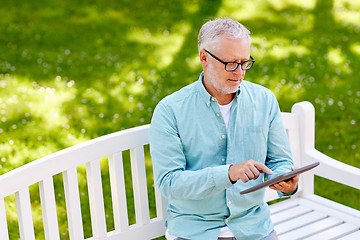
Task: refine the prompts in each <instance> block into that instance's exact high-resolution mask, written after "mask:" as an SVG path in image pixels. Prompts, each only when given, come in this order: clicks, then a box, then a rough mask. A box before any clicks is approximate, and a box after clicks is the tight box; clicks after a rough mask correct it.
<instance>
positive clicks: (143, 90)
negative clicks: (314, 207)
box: [0, 0, 360, 239]
mask: <svg viewBox="0 0 360 240" xmlns="http://www.w3.org/2000/svg"><path fill="white" fill-rule="evenodd" d="M0 6H1V7H0V14H1V18H0V29H1V34H0V52H1V54H0V173H1V174H2V173H5V172H7V171H9V170H11V169H14V168H16V167H18V166H21V165H23V164H26V163H28V162H31V161H33V160H35V159H38V158H40V157H42V156H45V155H47V154H50V153H52V152H55V151H58V150H60V149H63V148H66V147H69V146H72V145H74V144H77V143H80V142H84V141H86V140H89V139H92V138H95V137H98V136H102V135H104V134H108V133H112V132H115V131H119V130H122V129H127V128H130V127H134V126H138V125H143V124H148V123H150V120H151V116H152V111H153V109H154V107H155V106H156V104H157V103H158V101H159V100H160V99H162V98H163V97H165V96H166V95H168V94H170V93H172V92H174V91H176V90H178V89H180V88H181V87H183V86H185V85H187V84H189V83H191V82H193V81H195V80H196V79H197V78H198V75H199V73H200V72H201V65H200V64H199V61H198V57H197V44H196V39H197V34H198V30H199V28H200V27H201V25H202V24H203V23H204V21H205V19H208V18H211V17H219V16H228V17H232V18H235V19H237V20H239V21H240V22H241V23H243V24H244V25H245V26H247V27H248V28H249V29H250V31H251V32H252V39H253V40H252V43H253V44H252V50H251V55H252V56H253V57H254V58H255V60H256V63H255V65H254V67H253V68H252V69H251V70H249V71H248V72H247V75H246V79H247V80H249V81H252V82H256V83H260V84H262V85H264V86H266V87H268V88H270V89H271V90H272V91H273V92H274V93H275V95H276V96H277V98H278V100H279V103H280V107H281V109H282V111H290V109H291V106H292V105H293V104H294V103H295V102H299V101H304V100H306V101H310V102H311V103H312V104H314V106H315V108H316V148H317V149H318V150H320V151H322V152H324V153H325V154H327V155H329V156H331V157H333V158H335V159H338V160H340V161H342V162H345V163H348V164H351V165H353V166H356V167H360V154H359V148H360V138H359V132H360V81H359V80H360V77H359V73H358V69H359V68H360V61H359V60H360V41H359V40H360V2H359V1H356V0H317V1H316V0H304V1H295V0H277V1H275V0H269V1H265V0H254V1H247V2H246V3H245V2H244V1H230V0H223V1H215V0H214V1H205V0H192V1H180V0H174V1H171V3H169V1H164V0H156V1H155V0H143V1H130V0H121V1H115V0H110V1H107V2H106V3H105V2H103V1H99V0H92V1H81V0H76V1H59V0H54V1H44V0H38V1H16V0H15V1H13V0H2V1H1V4H0ZM148 159H149V158H148ZM126 161H127V160H126V158H125V162H126ZM102 162H103V164H102V168H103V170H104V191H109V188H110V187H109V186H108V181H107V180H106V179H108V175H107V172H106V171H107V170H106V164H107V162H106V161H105V160H104V161H102ZM127 164H129V163H127ZM150 168H151V165H150V163H149V169H150ZM78 170H79V182H80V192H81V193H82V201H83V206H82V207H83V218H84V225H85V226H86V228H85V230H84V231H85V236H87V237H90V236H91V224H90V220H89V211H88V205H87V204H86V201H87V189H86V184H85V170H84V169H83V168H79V169H78ZM127 175H128V176H129V177H128V179H126V181H127V182H128V183H129V182H130V181H131V176H130V175H131V174H130V173H129V174H127ZM148 177H149V179H150V178H151V174H149V176H148ZM54 182H55V183H54V184H55V191H56V193H57V202H59V204H58V217H59V222H60V223H61V224H62V225H61V229H60V231H61V236H62V238H63V239H67V236H68V235H67V224H66V210H65V208H64V206H63V205H62V204H61V202H62V201H63V196H64V193H63V186H62V181H61V176H56V177H55V179H54ZM128 185H130V184H128ZM149 189H150V191H151V182H150V183H149ZM315 191H316V193H317V194H319V195H322V196H326V197H327V198H330V199H333V200H335V201H338V202H341V203H344V204H346V205H348V206H351V207H354V208H357V209H360V192H359V191H356V190H354V189H351V188H348V187H344V186H341V185H338V184H336V183H333V182H330V181H327V180H325V179H320V178H317V179H316V186H315ZM31 194H32V195H31V196H32V206H33V209H34V212H35V213H34V222H35V223H36V231H37V239H42V238H43V230H42V221H41V209H40V208H39V196H38V195H39V193H38V190H37V186H34V187H33V188H32V189H31ZM129 196H130V197H131V188H129ZM130 202H131V201H130ZM6 203H7V209H8V210H9V214H8V216H7V217H8V219H9V221H10V224H9V232H10V234H11V235H10V236H11V237H10V239H16V238H18V235H19V233H18V229H17V223H15V219H16V211H15V205H14V199H13V197H12V196H10V197H9V198H8V199H7V202H6ZM105 204H106V206H111V201H110V199H105ZM106 208H107V210H106V211H107V213H108V217H107V224H108V226H109V229H111V228H112V226H113V219H112V217H111V211H112V210H111V207H106ZM129 208H130V211H132V210H131V209H132V208H133V206H132V205H131V204H130V206H129ZM130 222H134V218H133V217H132V218H131V219H130Z"/></svg>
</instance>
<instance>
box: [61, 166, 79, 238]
mask: <svg viewBox="0 0 360 240" xmlns="http://www.w3.org/2000/svg"><path fill="white" fill-rule="evenodd" d="M63 179H64V190H65V200H66V212H67V219H68V226H69V235H70V239H84V230H83V224H82V217H81V207H80V196H79V186H78V178H77V171H76V168H72V169H69V170H67V171H65V172H64V173H63Z"/></svg>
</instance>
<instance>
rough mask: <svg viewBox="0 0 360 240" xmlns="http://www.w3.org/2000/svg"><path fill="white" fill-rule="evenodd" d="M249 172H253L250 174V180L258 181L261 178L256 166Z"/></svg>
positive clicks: (251, 167)
mask: <svg viewBox="0 0 360 240" xmlns="http://www.w3.org/2000/svg"><path fill="white" fill-rule="evenodd" d="M248 170H249V171H250V172H251V173H250V174H251V178H250V179H257V178H258V177H259V175H260V172H259V170H258V169H257V168H256V167H255V166H253V165H251V166H250V167H249V169H248ZM248 176H249V175H248Z"/></svg>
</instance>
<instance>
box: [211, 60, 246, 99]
mask: <svg viewBox="0 0 360 240" xmlns="http://www.w3.org/2000/svg"><path fill="white" fill-rule="evenodd" d="M206 77H207V80H208V82H209V83H210V85H212V87H213V88H214V89H215V90H216V91H217V92H218V93H220V94H232V93H235V92H236V91H237V90H238V88H239V85H240V83H239V84H237V85H229V84H227V80H226V81H221V80H220V79H222V77H221V75H220V74H219V73H218V71H216V70H215V69H214V67H213V66H211V65H209V66H208V69H207V74H206ZM240 82H241V81H240Z"/></svg>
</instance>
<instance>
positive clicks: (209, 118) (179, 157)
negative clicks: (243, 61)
mask: <svg viewBox="0 0 360 240" xmlns="http://www.w3.org/2000/svg"><path fill="white" fill-rule="evenodd" d="M202 79H203V74H201V75H200V78H199V80H198V81H196V82H194V83H192V84H190V85H188V86H186V87H184V88H182V89H181V90H179V91H177V92H175V93H173V94H171V95H169V96H167V97H165V98H164V99H163V100H161V101H160V102H159V104H158V105H157V106H156V108H155V111H154V115H153V118H152V121H151V127H150V153H151V157H152V161H153V167H154V177H155V181H156V184H157V185H158V186H159V189H160V191H161V193H162V195H163V196H164V197H165V198H167V199H168V203H169V205H168V213H169V217H168V219H167V222H166V227H167V228H168V230H169V234H171V235H173V236H177V237H182V238H187V239H191V240H197V239H199V240H204V239H206V240H208V239H210V240H211V239H213V240H215V239H217V236H218V234H219V230H220V228H221V227H224V226H225V225H227V226H228V227H229V228H230V229H231V231H232V232H233V234H234V236H235V237H236V238H237V239H251V240H254V239H261V238H263V237H265V236H267V235H268V234H270V232H271V231H272V230H273V224H272V222H271V220H270V212H269V208H268V205H267V204H266V202H264V191H265V190H264V189H262V190H259V191H255V192H253V193H249V194H245V195H240V191H242V190H244V189H247V188H249V187H251V186H254V185H256V184H259V183H261V182H263V177H259V178H258V179H256V180H251V181H248V182H247V183H243V182H242V181H241V180H238V181H237V182H236V183H235V184H232V183H231V182H230V180H229V176H228V171H229V166H230V165H231V164H237V163H241V162H245V161H247V160H249V159H253V160H255V161H258V162H261V163H263V164H265V165H266V166H267V167H269V168H270V169H271V170H273V172H274V174H273V175H267V174H265V176H264V177H265V179H270V178H272V177H275V176H277V175H280V174H282V173H285V172H287V171H290V170H291V166H292V165H293V162H292V157H291V152H290V146H289V143H288V138H287V135H286V131H285V129H284V126H283V122H282V118H281V114H280V110H279V106H278V103H277V100H276V98H275V96H274V95H273V94H272V92H271V91H270V90H268V89H266V88H264V87H262V86H260V85H257V84H254V83H250V82H247V81H243V82H242V83H241V84H240V87H239V90H238V91H237V92H236V94H235V97H234V103H233V106H232V108H231V117H230V120H229V123H228V124H229V125H228V131H226V126H225V123H224V120H223V118H222V115H221V112H220V108H219V104H218V102H217V100H216V99H215V98H213V97H212V96H211V95H210V94H209V93H208V92H207V91H206V89H205V87H204V85H203V83H202ZM279 195H281V194H280V193H279Z"/></svg>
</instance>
